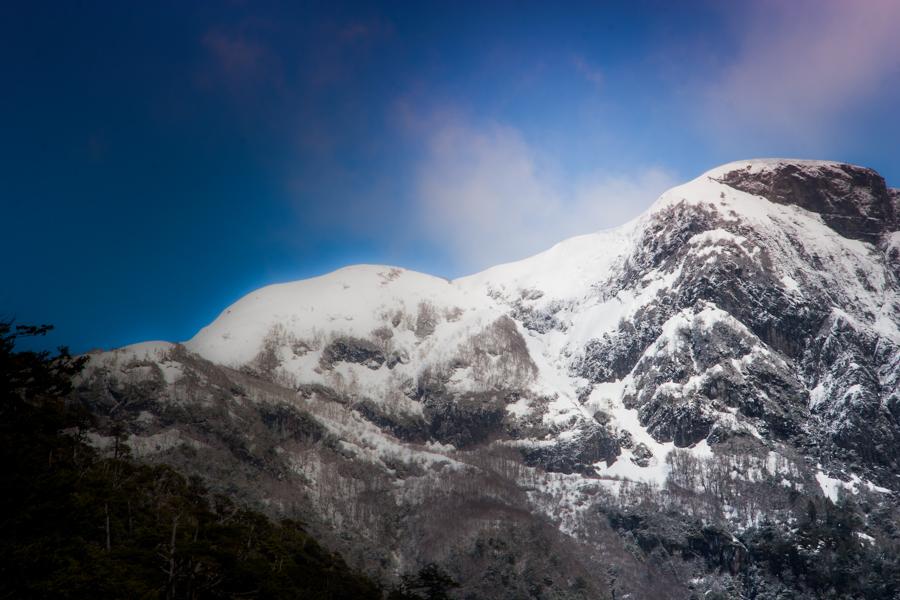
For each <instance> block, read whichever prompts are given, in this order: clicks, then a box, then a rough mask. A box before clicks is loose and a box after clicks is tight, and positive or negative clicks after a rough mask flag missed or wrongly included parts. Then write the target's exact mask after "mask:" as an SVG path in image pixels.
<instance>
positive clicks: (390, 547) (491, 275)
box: [78, 159, 900, 598]
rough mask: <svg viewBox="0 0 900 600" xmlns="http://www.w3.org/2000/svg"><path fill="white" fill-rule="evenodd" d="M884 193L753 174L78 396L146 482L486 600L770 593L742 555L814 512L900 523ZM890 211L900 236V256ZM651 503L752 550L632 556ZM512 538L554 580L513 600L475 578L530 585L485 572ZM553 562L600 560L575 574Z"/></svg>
mask: <svg viewBox="0 0 900 600" xmlns="http://www.w3.org/2000/svg"><path fill="white" fill-rule="evenodd" d="M860 173H863V174H864V175H865V177H862V178H860V176H859V174H860ZM869 173H874V171H870V170H867V169H863V168H860V167H853V166H849V165H844V164H843V163H834V162H828V161H786V160H783V159H766V160H759V161H739V162H736V163H729V165H724V166H722V167H717V168H716V169H713V170H711V171H708V172H706V173H704V174H703V175H701V176H700V177H697V178H695V179H693V180H691V181H689V182H687V183H685V184H682V185H680V186H676V187H674V188H672V189H670V190H668V191H667V192H665V193H664V194H663V195H662V196H660V198H659V199H658V200H657V201H656V202H655V203H654V204H653V205H652V207H651V209H650V210H648V211H647V212H646V213H645V214H644V215H641V216H640V217H638V218H636V219H634V220H632V221H630V222H629V223H627V224H625V225H623V226H620V227H618V228H614V229H611V230H605V231H602V232H598V233H594V234H588V235H585V236H579V237H576V238H572V239H569V240H566V241H563V242H561V243H560V244H557V245H556V246H554V247H552V248H550V249H549V250H547V251H545V252H542V253H539V254H537V255H535V256H533V257H530V258H527V259H524V260H522V261H517V262H513V263H507V264H504V265H498V266H496V267H493V268H491V269H487V270H485V271H483V272H481V273H476V274H473V275H470V276H467V277H463V278H459V279H455V280H452V281H448V280H445V279H440V278H436V277H432V276H429V275H426V274H422V273H417V272H414V271H408V270H404V269H398V268H396V267H381V266H371V265H368V266H356V267H349V268H345V269H341V270H338V271H335V272H333V273H330V274H328V275H325V276H321V277H318V278H313V279H310V280H304V281H301V282H294V283H288V284H279V285H275V286H269V287H266V288H262V289H261V290H258V291H256V292H253V293H251V294H248V295H247V296H245V297H244V298H242V299H241V300H239V301H238V302H236V303H234V304H233V305H231V306H230V307H229V308H227V309H226V310H225V311H223V313H222V314H221V315H220V316H219V317H218V318H217V319H216V320H215V321H213V322H212V323H211V324H210V325H208V326H207V327H205V328H203V329H202V330H201V331H200V332H198V333H197V335H196V336H194V337H193V338H192V339H191V340H188V341H187V342H185V343H183V344H168V343H156V344H149V345H142V346H132V347H126V348H124V349H120V350H118V351H113V352H109V353H101V354H96V355H91V359H90V362H89V364H88V367H87V369H86V372H85V374H84V376H83V379H82V380H81V382H80V384H79V390H78V394H79V395H80V397H81V398H82V400H83V401H85V402H87V403H88V404H89V405H91V406H92V407H93V408H94V410H95V412H97V413H99V414H101V415H105V416H106V418H107V420H108V422H109V423H110V424H112V423H113V422H119V423H120V425H122V424H124V426H125V428H126V429H127V430H128V431H129V443H130V444H131V445H132V447H133V448H136V449H137V452H138V453H139V454H140V455H141V456H142V457H144V459H146V460H150V461H161V462H171V463H173V464H176V465H177V466H179V467H182V468H185V469H187V470H188V471H191V470H193V471H196V472H198V473H200V474H204V475H205V476H206V477H208V478H209V479H211V480H212V485H213V486H214V487H215V486H216V485H218V486H221V487H222V488H226V489H232V490H233V491H235V492H236V493H238V494H239V495H240V497H241V498H244V499H246V500H247V501H250V502H256V503H258V504H260V505H262V506H263V507H266V509H267V510H269V511H270V512H272V513H273V514H290V513H291V511H292V510H296V508H291V507H292V506H293V507H298V506H302V507H305V509H304V510H307V511H310V512H311V513H312V514H315V515H316V522H315V526H316V527H317V528H318V529H317V531H320V532H322V533H323V535H324V536H325V538H326V539H330V540H331V541H332V542H333V544H334V545H335V547H337V548H339V549H340V550H341V551H342V552H343V553H344V554H345V555H348V556H351V557H355V560H356V561H357V564H359V565H361V566H363V567H365V568H367V569H369V570H370V571H372V572H374V573H378V574H386V575H390V574H392V573H393V574H396V573H397V572H403V571H405V570H409V568H410V567H411V566H412V565H414V564H415V563H416V561H417V560H426V561H432V562H438V563H442V564H444V565H447V566H448V568H449V569H450V571H451V572H453V573H454V575H455V576H458V577H459V578H460V580H461V581H462V583H463V591H462V592H461V593H462V594H469V596H470V597H479V596H478V595H479V594H481V595H483V596H484V597H522V596H528V597H536V594H535V593H534V592H533V591H528V590H529V589H531V588H529V587H528V586H535V585H537V586H538V587H541V585H542V584H539V581H540V578H541V577H550V579H551V584H546V585H544V586H543V587H542V588H541V589H544V588H547V589H552V590H553V593H558V594H561V597H599V596H602V594H603V593H604V592H603V591H602V590H603V589H604V586H607V584H608V581H606V580H605V578H601V579H603V581H600V580H596V578H595V577H594V578H592V576H591V573H592V572H593V570H596V569H601V572H602V569H606V567H601V566H600V565H603V564H606V563H608V562H609V561H612V562H611V563H610V564H616V565H619V566H620V567H621V568H623V569H625V568H626V567H627V568H628V569H632V570H633V569H638V568H647V569H650V571H652V572H653V573H655V574H656V575H655V577H657V578H659V581H664V580H665V581H668V582H669V584H670V585H671V589H670V590H668V591H663V590H661V589H659V588H658V586H657V585H655V584H654V583H653V578H652V577H651V578H650V579H643V578H641V577H638V576H637V575H634V574H632V575H630V576H629V577H628V578H626V579H627V581H626V580H623V579H621V578H620V579H617V581H619V583H618V584H617V585H621V586H624V587H625V588H627V589H629V590H631V592H632V593H634V594H637V595H638V597H673V598H674V597H686V596H684V595H683V594H684V593H687V592H686V590H687V587H685V586H688V584H689V580H691V577H692V576H693V577H694V578H697V577H700V578H701V579H702V580H703V581H707V580H708V583H709V586H713V587H715V586H720V585H724V584H723V582H725V581H730V582H735V581H739V582H743V583H741V585H748V584H747V581H749V580H748V579H747V577H749V575H748V573H747V572H746V571H745V566H746V562H745V561H746V560H747V556H745V551H744V550H740V549H739V547H738V546H737V545H733V543H732V542H731V541H729V540H731V539H732V538H734V539H737V538H735V537H734V536H736V535H751V533H752V532H753V531H756V530H757V529H758V528H759V527H761V526H762V524H763V523H764V522H766V521H774V522H780V523H786V524H789V523H791V522H795V521H796V520H797V519H799V518H800V517H801V516H802V514H803V511H804V510H806V508H805V506H804V505H803V502H811V503H813V505H816V506H818V505H822V506H831V505H834V503H837V502H839V501H842V500H841V499H842V498H844V497H850V498H857V499H860V500H862V499H863V498H865V499H866V502H869V503H870V504H871V505H872V506H878V507H880V508H879V510H885V511H892V510H895V509H897V503H896V493H897V492H898V491H900V483H898V479H897V478H898V474H900V273H898V270H897V262H896V261H897V260H898V259H897V256H895V246H896V239H897V237H898V236H897V234H896V233H895V232H894V231H891V228H893V227H896V223H895V221H894V220H892V219H893V218H894V217H893V216H892V215H893V214H894V213H892V212H890V210H893V209H892V208H891V209H890V210H888V208H886V207H891V206H893V205H892V204H891V202H893V199H894V198H896V197H897V196H896V194H895V193H894V192H893V191H891V190H890V189H889V188H887V187H886V186H884V182H883V180H880V181H881V183H880V184H879V183H878V180H879V179H880V176H877V174H876V175H875V176H874V177H878V179H875V178H873V176H870V175H869ZM734 174H738V175H734ZM748 177H749V178H748ZM735 178H736V179H735ZM754 178H755V179H754ZM783 180H785V181H788V182H789V183H790V182H796V181H801V182H803V185H801V186H799V187H797V186H794V187H791V186H792V185H793V183H790V185H788V183H784V182H783ZM726 181H730V182H731V183H730V184H729V183H725V182H726ZM810 181H811V182H812V183H810ZM754 182H757V183H759V185H760V186H762V187H760V188H759V189H756V188H754V187H753V186H754V185H756V183H754ZM732 184H733V185H732ZM751 184H752V185H751ZM735 186H737V187H735ZM740 188H744V189H740ZM747 189H751V190H756V191H760V192H762V193H767V194H770V195H771V194H775V195H776V196H777V197H774V200H772V199H768V198H766V197H763V196H760V195H758V194H754V193H750V192H748V191H746V190H747ZM773 190H774V191H773ZM783 190H788V191H789V192H790V194H789V195H790V198H789V199H790V200H791V201H790V202H787V201H785V198H784V197H782V196H783V193H782V192H783ZM791 190H793V191H791ZM841 190H843V191H844V192H846V193H845V194H844V196H839V195H837V191H841ZM842 193H843V192H842ZM778 194H782V196H778ZM843 201H845V204H846V206H844V205H843V204H842V202H843ZM823 206H825V207H828V210H829V211H832V210H834V209H837V210H839V211H841V216H842V217H846V218H841V219H833V218H830V217H829V216H828V215H829V214H832V213H831V212H829V213H828V214H822V213H820V212H815V211H812V210H809V207H812V208H816V207H819V208H821V207H823ZM869 210H880V211H882V212H880V213H878V215H879V217H881V216H885V215H886V218H885V219H881V220H880V221H879V227H880V229H878V228H876V229H877V231H879V232H880V233H878V235H877V236H876V237H873V235H874V232H876V229H873V227H871V226H870V225H871V223H870V222H869V221H870V220H871V219H869V218H868V216H867V213H866V211H869ZM854 211H855V212H854ZM888 217H889V218H888ZM854 219H855V220H854ZM859 219H862V221H860V220H859ZM876 238H877V239H876ZM93 435H94V440H95V442H96V444H98V445H99V446H101V447H102V446H103V445H104V444H108V443H109V439H110V438H109V434H108V433H105V432H104V431H103V430H102V428H101V430H99V431H97V432H95V433H94V434H93ZM211 465H219V466H216V467H215V468H211ZM829 503H831V504H829ZM648 505H654V506H659V507H667V508H666V510H671V509H677V511H678V513H677V514H678V515H680V516H678V517H673V519H675V520H676V521H677V522H679V523H681V525H679V527H688V525H687V522H686V521H684V519H686V518H688V517H690V518H699V519H702V520H703V522H705V523H708V524H714V526H715V527H716V528H717V529H716V531H717V532H718V533H716V534H715V535H714V536H713V537H712V538H710V539H709V540H708V543H710V544H714V546H715V548H718V549H717V550H715V551H713V550H710V549H709V548H708V547H706V546H704V548H706V549H704V550H703V552H704V553H705V552H714V553H716V552H719V551H720V550H721V549H722V548H726V547H727V548H731V549H730V550H728V551H727V555H728V557H729V558H728V559H727V561H726V559H725V558H721V557H720V559H721V560H722V561H725V562H723V563H721V565H720V566H721V568H722V569H724V571H719V572H718V574H715V573H713V572H710V571H708V569H707V570H704V569H705V568H701V566H699V565H698V564H695V562H692V561H693V559H691V560H688V559H685V561H686V562H683V563H681V562H679V563H674V562H672V561H671V560H668V559H666V560H668V562H666V561H665V560H662V559H661V558H659V557H656V558H653V557H652V556H651V555H644V554H641V553H640V552H639V553H638V554H636V555H634V556H632V557H631V558H628V557H627V556H626V554H627V552H626V551H625V550H623V549H622V548H624V546H622V544H626V546H627V543H628V541H627V540H628V537H627V535H626V536H625V537H622V535H625V534H624V533H622V531H623V530H621V527H620V525H621V522H620V521H619V520H617V519H619V517H618V516H616V515H619V514H620V513H621V511H624V513H621V514H632V513H633V511H635V510H637V509H638V508H639V507H641V506H648ZM447 510H450V511H451V512H452V513H453V514H458V515H462V516H460V519H462V520H461V521H459V522H457V523H456V524H455V525H453V524H451V523H450V522H448V521H447V517H446V515H445V514H444V513H446V511H447ZM660 510H662V508H660ZM629 518H630V517H629ZM628 522H630V521H628ZM386 523H391V524H392V525H390V526H389V527H387V526H386ZM672 523H675V521H672ZM670 525H671V526H672V527H674V526H675V525H673V524H670ZM710 526H712V525H710ZM386 527H387V528H386ZM667 527H668V526H667ZM690 527H693V525H691V526H690ZM690 527H688V528H689V529H690ZM676 529H677V528H676ZM500 530H503V531H505V533H504V534H503V536H506V537H507V538H508V539H510V540H513V539H515V540H519V541H518V542H516V543H515V544H513V545H512V546H507V550H506V551H504V552H512V553H513V554H514V555H515V556H517V557H518V558H517V559H516V560H517V561H521V564H520V563H519V562H515V561H514V563H515V564H517V565H519V566H518V567H516V568H517V569H519V568H521V569H525V570H527V571H528V572H529V573H530V574H531V575H530V576H529V578H525V579H522V580H521V581H519V582H518V583H509V582H507V583H506V584H504V585H505V586H507V587H505V588H504V587H503V585H500V584H498V583H497V582H496V581H494V582H492V583H491V582H488V583H479V581H478V579H479V577H480V575H479V574H478V569H476V568H475V566H474V565H477V564H482V562H479V561H487V562H486V563H484V564H489V565H491V566H490V568H491V569H495V570H498V571H497V572H506V571H504V570H503V569H505V568H506V567H503V568H501V566H500V564H499V563H496V562H491V561H494V560H501V557H502V556H506V555H505V554H503V552H501V553H500V554H496V555H495V558H494V559H490V560H489V559H488V558H485V557H484V556H483V555H480V554H479V552H482V550H478V548H479V547H483V546H479V545H478V544H482V545H484V544H487V545H488V546H490V547H494V546H491V544H496V543H499V542H498V539H499V540H501V541H502V540H503V539H506V538H504V537H503V536H501V537H500V538H498V537H497V535H499V534H498V533H497V532H498V531H500ZM855 531H858V532H859V533H860V534H864V535H867V536H870V537H873V536H874V537H875V538H877V539H879V540H884V543H887V541H886V540H888V539H889V536H890V535H892V534H890V533H889V532H887V530H884V531H882V530H880V529H878V530H877V531H876V529H875V528H874V525H866V526H865V527H863V528H862V529H857V530H855ZM491 532H493V533H491ZM617 532H618V533H617ZM423 535H424V536H425V537H424V538H423V537H422V536H423ZM486 535H487V536H488V537H487V538H485V537H484V536H486ZM658 535H662V534H661V533H658ZM665 535H666V536H671V535H675V534H673V533H671V532H669V533H666V534H665ZM534 536H537V537H534ZM719 536H724V537H719ZM729 536H730V537H729ZM423 539H424V540H426V541H423ZM526 539H527V540H531V541H532V542H535V541H536V540H540V542H539V544H549V545H551V546H553V547H554V548H557V550H558V552H560V553H561V554H565V555H567V556H572V557H573V558H572V559H571V561H570V564H568V566H567V567H566V568H565V569H562V571H559V572H554V574H553V575H552V576H551V574H550V573H549V572H548V571H547V569H548V566H547V565H546V564H545V563H544V562H543V561H544V558H545V557H542V556H540V555H539V553H535V552H534V551H533V549H532V548H529V547H527V546H521V545H519V544H521V543H525V542H523V541H522V540H526ZM666 539H669V538H668V537H667V538H666ZM427 540H430V541H427ZM666 543H671V544H673V546H672V547H673V548H674V547H680V546H679V544H683V543H687V542H685V541H684V540H682V539H681V538H678V537H677V536H675V537H673V538H671V539H670V540H669V541H668V542H666ZM706 543H707V542H704V544H706ZM879 543H881V542H879ZM723 544H724V545H723ZM602 548H606V550H601V549H602ZM745 550H746V549H745ZM723 551H724V550H723ZM573 553H574V554H573ZM610 553H612V554H610ZM735 553H737V554H735ZM722 556H724V555H722ZM479 557H480V558H479ZM635 557H637V558H635ZM720 559H716V560H720ZM635 560H637V563H635V562H634V561H635ZM598 561H599V562H598ZM734 561H737V562H734ZM726 562H727V565H728V566H727V567H726V566H722V565H725V564H726ZM638 564H640V565H643V566H642V567H638ZM717 564H718V563H717ZM529 565H530V566H529ZM420 566H421V565H420ZM485 568H487V567H485ZM664 572H670V573H671V572H675V573H679V575H678V576H677V577H675V578H674V579H671V577H669V576H667V577H668V579H666V578H663V577H662V573H664ZM689 572H690V573H693V574H694V575H691V576H689ZM507 576H508V574H507ZM761 577H762V576H761ZM766 577H768V576H766ZM766 577H764V579H765V582H766V583H765V585H767V586H775V587H777V585H778V584H777V581H774V580H771V579H767V578H766ZM576 578H581V580H582V581H586V582H589V584H588V583H585V585H586V587H585V588H583V589H581V591H579V589H577V586H576V587H573V585H572V582H573V581H574V580H575V579H576ZM585 578H587V579H585ZM735 578H737V579H735ZM757 583H758V582H757ZM735 585H737V584H736V583H735ZM760 585H761V584H760ZM523 586H524V587H523ZM709 589H712V587H710V588H709ZM548 593H549V592H548ZM472 594H475V596H472ZM504 594H506V595H504ZM592 595H593V596H592ZM735 597H737V596H735Z"/></svg>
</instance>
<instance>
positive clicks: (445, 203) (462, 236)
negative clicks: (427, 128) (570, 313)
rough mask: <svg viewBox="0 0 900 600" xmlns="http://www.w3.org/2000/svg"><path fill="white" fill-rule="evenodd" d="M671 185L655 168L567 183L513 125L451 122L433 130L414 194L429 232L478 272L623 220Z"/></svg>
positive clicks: (462, 265)
mask: <svg viewBox="0 0 900 600" xmlns="http://www.w3.org/2000/svg"><path fill="white" fill-rule="evenodd" d="M673 184H674V177H673V176H672V175H671V174H670V173H668V172H667V171H665V170H663V169H660V168H656V167H648V168H641V169H635V170H633V171H631V172H627V173H623V172H618V173H611V172H604V171H602V170H598V171H596V172H593V173H590V174H587V175H585V176H581V177H578V179H577V181H575V182H569V181H567V180H566V178H565V177H563V176H561V174H560V171H559V169H556V168H555V167H554V165H553V161H551V160H549V159H547V157H543V156H541V155H540V153H539V152H538V151H537V150H536V149H535V148H534V147H532V146H530V145H529V144H528V143H527V142H526V141H525V139H524V138H523V136H522V135H521V133H520V132H519V131H517V130H516V129H514V128H511V127H507V126H503V125H499V124H489V125H486V126H484V127H479V128H475V127H473V126H472V125H470V124H468V123H465V122H463V121H460V120H459V119H450V120H446V121H444V122H442V123H437V124H433V127H432V128H431V132H430V134H429V137H428V140H427V144H426V154H425V156H424V157H423V160H422V163H421V164H420V166H419V170H418V176H417V196H416V197H417V202H418V205H417V210H418V213H419V215H418V216H419V219H420V222H421V224H422V227H423V230H424V233H425V234H426V235H427V236H428V237H429V239H431V240H432V241H433V242H435V243H437V244H438V245H440V246H442V247H443V248H446V249H447V250H448V251H449V252H450V253H451V255H452V256H453V258H454V259H455V260H456V262H457V264H458V266H459V267H460V268H462V269H467V270H475V269H481V268H484V267H488V266H491V265H494V264H497V263H500V262H505V261H510V260H516V259H520V258H524V257H526V256H529V255H531V254H534V253H536V252H540V251H542V250H545V249H546V248H548V247H550V246H552V245H553V244H554V243H556V242H558V241H560V240H562V239H565V238H567V237H571V236H573V235H578V234H582V233H589V232H591V231H596V230H598V229H603V228H606V227H611V226H615V225H619V224H621V223H624V222H625V221H627V220H628V219H630V218H632V217H634V216H637V215H638V214H640V212H642V211H643V210H644V209H645V208H646V207H647V206H649V205H650V204H651V203H652V202H653V201H654V200H655V199H656V197H657V196H658V195H659V194H660V193H662V192H663V191H665V190H666V189H667V188H669V187H671V186H672V185H673Z"/></svg>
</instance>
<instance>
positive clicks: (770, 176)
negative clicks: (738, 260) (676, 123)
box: [705, 158, 900, 243]
mask: <svg viewBox="0 0 900 600" xmlns="http://www.w3.org/2000/svg"><path fill="white" fill-rule="evenodd" d="M705 177H708V178H710V179H713V180H715V181H718V182H719V183H722V184H725V185H728V186H730V187H732V188H735V189H737V190H740V191H743V192H747V193H750V194H754V195H757V196H762V197H764V198H766V199H767V200H769V201H771V202H775V203H777V204H793V205H795V206H799V207H800V208H804V209H806V210H809V211H811V212H815V213H818V214H820V215H821V216H822V219H823V220H824V221H825V223H826V224H827V225H828V226H829V227H831V228H832V229H834V230H835V231H837V232H838V233H840V234H841V235H843V236H845V237H848V238H852V239H858V240H862V241H867V242H873V243H875V242H878V241H879V239H880V238H881V237H882V236H883V235H884V234H886V233H889V232H892V231H895V230H897V229H898V228H900V211H898V207H897V206H896V203H895V202H894V196H895V194H893V193H892V191H891V190H889V189H888V188H887V186H886V184H885V181H884V178H883V177H882V176H881V175H879V174H878V173H877V172H876V171H874V170H873V169H869V168H866V167H860V166H857V165H851V164H847V163H841V162H834V161H820V160H801V159H783V158H769V159H754V160H746V161H737V162H732V163H728V164H726V165H722V166H720V167H717V168H715V169H712V170H710V171H708V172H707V173H705Z"/></svg>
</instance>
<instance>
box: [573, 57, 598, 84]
mask: <svg viewBox="0 0 900 600" xmlns="http://www.w3.org/2000/svg"><path fill="white" fill-rule="evenodd" d="M572 64H573V65H574V66H575V70H576V71H578V73H579V75H581V76H582V77H584V78H585V79H586V80H587V81H588V82H589V83H590V84H592V85H593V86H594V87H596V88H597V89H600V88H602V87H603V82H604V80H605V77H604V76H603V71H602V70H601V69H600V68H599V67H597V66H595V65H593V64H591V63H590V62H589V61H588V60H587V59H586V58H585V57H584V56H582V55H580V54H576V55H575V56H574V57H573V58H572Z"/></svg>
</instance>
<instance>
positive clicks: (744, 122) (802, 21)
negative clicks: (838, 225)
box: [704, 0, 900, 142]
mask: <svg viewBox="0 0 900 600" xmlns="http://www.w3.org/2000/svg"><path fill="white" fill-rule="evenodd" d="M748 6H749V7H750V8H749V14H747V15H743V18H742V20H741V31H740V32H739V33H738V36H739V39H738V54H737V56H736V58H735V60H734V61H733V62H731V63H730V64H728V65H727V66H726V67H725V68H724V69H722V70H721V72H719V73H718V75H717V76H716V78H715V80H714V82H713V83H712V84H711V85H710V86H709V87H708V88H707V89H706V92H707V94H708V96H707V100H708V102H707V103H705V104H704V110H705V116H706V117H708V118H709V119H710V122H711V125H713V127H714V129H715V130H716V131H717V132H718V133H720V134H722V135H723V137H724V138H726V139H727V138H729V137H733V136H735V134H736V133H737V132H749V133H750V135H759V134H768V133H776V134H779V135H782V136H783V135H785V134H787V135H796V136H798V137H800V138H801V139H804V138H805V139H807V140H809V141H810V142H816V141H817V140H820V139H823V138H826V137H828V136H830V135H833V134H835V133H837V132H839V131H840V120H841V117H842V115H843V114H844V113H845V112H846V111H849V110H854V109H858V108H860V107H861V106H862V105H863V104H864V102H865V101H866V100H868V99H870V98H872V97H874V96H875V95H876V94H877V93H878V92H879V90H880V89H881V88H882V87H883V86H884V85H885V84H887V83H888V82H890V81H892V80H896V78H897V76H898V74H900V34H898V30H897V23H898V22H900V2H897V0H860V1H850V0H815V1H812V0H797V1H792V2H781V1H778V2H775V1H774V0H768V1H763V2H756V3H751V4H749V5H748Z"/></svg>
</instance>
